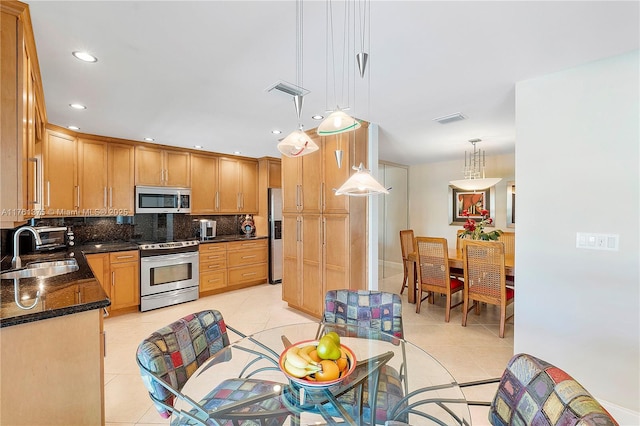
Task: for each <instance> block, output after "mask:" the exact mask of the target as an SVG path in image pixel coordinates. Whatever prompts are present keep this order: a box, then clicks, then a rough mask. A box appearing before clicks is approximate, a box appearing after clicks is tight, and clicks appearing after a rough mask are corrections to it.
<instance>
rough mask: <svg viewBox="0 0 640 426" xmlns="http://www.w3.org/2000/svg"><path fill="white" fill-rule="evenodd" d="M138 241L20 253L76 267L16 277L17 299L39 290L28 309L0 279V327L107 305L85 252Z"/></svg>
mask: <svg viewBox="0 0 640 426" xmlns="http://www.w3.org/2000/svg"><path fill="white" fill-rule="evenodd" d="M265 238H267V236H264V235H258V236H256V235H252V236H249V237H247V236H245V235H239V234H234V235H220V236H217V237H215V238H212V239H209V240H205V241H202V240H200V241H199V242H200V244H211V243H222V242H230V241H244V240H259V239H265ZM138 246H139V245H138V243H137V242H131V241H105V242H92V243H84V244H82V245H79V246H75V247H70V248H69V249H68V250H67V251H58V252H54V253H48V254H45V253H38V254H28V255H22V256H20V258H21V259H22V264H23V265H26V264H28V263H30V262H36V261H37V262H44V261H52V260H62V259H69V258H75V259H76V261H77V262H78V270H77V271H75V272H71V273H68V274H62V275H57V276H54V277H50V278H35V277H34V278H21V279H19V280H17V289H18V293H19V298H20V303H21V304H22V305H23V306H30V305H32V304H33V303H34V302H35V297H36V293H37V291H38V290H40V300H39V301H38V303H36V305H35V306H34V307H33V308H31V309H22V308H20V307H19V306H18V304H17V303H16V302H15V294H16V291H15V288H16V285H15V283H14V280H13V279H3V280H1V281H0V327H9V326H12V325H18V324H24V323H28V322H33V321H40V320H43V319H47V318H53V317H57V316H62V315H70V314H74V313H78V312H83V311H89V310H92V309H101V308H104V307H107V306H109V305H111V301H110V300H109V298H108V297H107V295H106V293H105V292H104V290H103V289H102V286H101V285H100V283H99V282H98V280H97V279H96V278H95V277H94V275H93V272H92V271H91V268H90V267H89V264H88V263H87V259H86V258H85V254H96V253H110V252H116V251H128V250H138ZM11 257H12V255H10V254H9V255H6V256H4V257H3V258H2V259H1V261H0V270H2V271H6V270H8V269H11Z"/></svg>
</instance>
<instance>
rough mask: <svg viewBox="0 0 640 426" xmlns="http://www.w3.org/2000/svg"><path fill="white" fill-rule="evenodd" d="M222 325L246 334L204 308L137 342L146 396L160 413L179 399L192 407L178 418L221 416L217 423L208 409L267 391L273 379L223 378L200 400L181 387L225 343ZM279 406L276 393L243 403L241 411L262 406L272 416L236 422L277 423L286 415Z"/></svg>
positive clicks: (198, 420) (192, 420)
mask: <svg viewBox="0 0 640 426" xmlns="http://www.w3.org/2000/svg"><path fill="white" fill-rule="evenodd" d="M227 329H229V330H231V331H233V332H234V333H237V334H238V335H240V336H242V337H245V336H244V335H243V334H242V333H240V332H239V331H237V330H235V329H233V328H231V327H229V326H227V325H226V324H225V322H224V319H223V318H222V314H220V312H218V311H216V310H206V311H201V312H197V313H194V314H191V315H188V316H186V317H183V318H181V319H179V320H177V321H175V322H173V323H171V324H169V325H168V326H166V327H163V328H161V329H160V330H158V331H156V332H154V333H152V334H151V335H150V336H149V337H147V338H146V339H144V340H143V341H142V343H140V345H139V346H138V350H137V353H136V360H137V363H138V366H139V367H140V373H141V375H142V380H143V382H144V384H145V386H146V388H147V390H148V391H149V396H150V397H151V399H152V400H153V402H154V404H155V406H156V409H157V410H158V412H159V413H160V415H161V416H162V417H165V418H168V417H169V416H170V415H171V413H172V412H174V410H175V407H174V402H175V401H176V400H177V399H182V400H184V401H186V402H187V403H188V405H189V406H190V407H192V408H191V409H190V410H189V411H187V412H181V413H180V415H181V419H180V420H179V422H180V424H200V425H208V424H224V423H225V422H224V421H222V423H220V422H221V420H220V419H216V420H210V419H209V412H210V411H211V412H212V411H214V410H215V409H216V408H218V407H220V406H222V405H225V404H228V403H231V402H233V401H239V400H241V399H246V398H249V397H251V396H254V395H258V394H264V393H267V391H269V390H270V389H272V388H273V386H274V385H276V383H274V382H269V381H265V380H254V379H248V378H238V379H234V380H225V381H224V382H222V383H221V384H220V385H218V386H217V387H215V388H214V389H213V390H212V391H211V392H209V393H208V394H207V395H206V396H205V397H204V398H203V400H202V401H199V402H195V401H192V400H191V399H190V398H188V397H187V396H186V395H183V394H182V393H181V392H180V391H181V390H182V387H183V386H184V385H185V383H186V382H187V380H188V379H189V377H191V375H192V374H193V373H194V372H195V371H196V370H197V369H198V367H199V366H200V365H202V364H203V363H204V362H205V361H207V360H208V359H209V358H210V357H211V356H213V355H215V354H216V353H217V352H219V351H221V350H223V349H224V348H225V347H226V346H228V345H229V337H228V335H227ZM281 407H282V404H281V401H280V399H279V398H277V397H272V398H268V399H266V400H263V401H261V402H258V403H256V404H254V405H251V406H248V407H247V408H246V411H247V413H251V412H253V411H257V410H258V409H259V408H262V409H263V410H262V411H269V412H271V413H275V414H274V415H273V416H272V417H270V418H266V419H263V422H261V423H256V422H255V421H253V422H248V423H246V422H245V421H240V422H239V423H238V424H241V425H243V424H247V425H248V424H250V425H255V424H266V425H281V424H282V423H283V421H284V417H286V415H285V416H284V417H283V416H282V414H280V415H277V413H278V410H279V409H280V408H281ZM264 409H266V410H264ZM281 413H286V410H285V409H282V410H281ZM184 419H189V420H188V421H187V420H184ZM234 424H235V423H234Z"/></svg>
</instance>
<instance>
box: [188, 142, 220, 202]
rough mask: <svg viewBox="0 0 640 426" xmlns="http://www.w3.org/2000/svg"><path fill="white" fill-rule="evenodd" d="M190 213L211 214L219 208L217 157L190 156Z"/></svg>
mask: <svg viewBox="0 0 640 426" xmlns="http://www.w3.org/2000/svg"><path fill="white" fill-rule="evenodd" d="M191 175H192V176H195V178H194V179H193V181H192V184H191V214H212V213H217V212H218V210H219V199H218V196H219V194H218V157H214V156H211V155H198V154H193V155H192V156H191Z"/></svg>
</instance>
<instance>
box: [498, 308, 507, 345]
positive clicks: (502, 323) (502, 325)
mask: <svg viewBox="0 0 640 426" xmlns="http://www.w3.org/2000/svg"><path fill="white" fill-rule="evenodd" d="M506 322H507V307H506V306H504V305H500V333H498V336H500V337H501V338H504V328H505V323H506Z"/></svg>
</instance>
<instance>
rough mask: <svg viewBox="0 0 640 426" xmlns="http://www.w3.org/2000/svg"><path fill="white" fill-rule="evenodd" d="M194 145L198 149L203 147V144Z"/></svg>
mask: <svg viewBox="0 0 640 426" xmlns="http://www.w3.org/2000/svg"><path fill="white" fill-rule="evenodd" d="M193 147H194V148H196V149H202V145H194V146H193Z"/></svg>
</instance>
